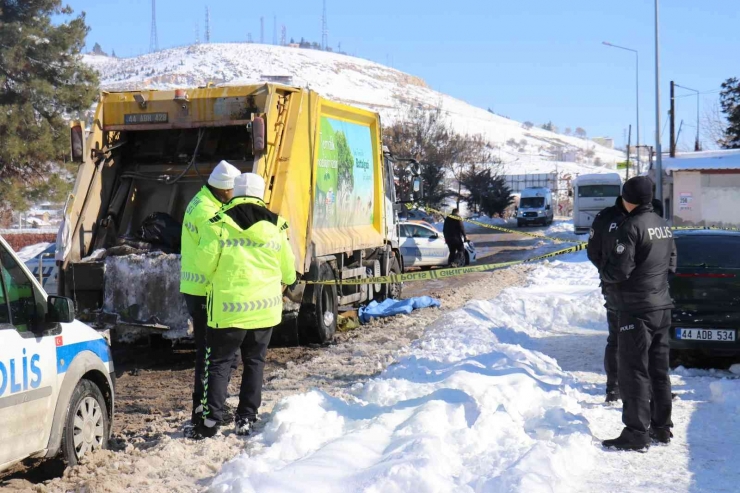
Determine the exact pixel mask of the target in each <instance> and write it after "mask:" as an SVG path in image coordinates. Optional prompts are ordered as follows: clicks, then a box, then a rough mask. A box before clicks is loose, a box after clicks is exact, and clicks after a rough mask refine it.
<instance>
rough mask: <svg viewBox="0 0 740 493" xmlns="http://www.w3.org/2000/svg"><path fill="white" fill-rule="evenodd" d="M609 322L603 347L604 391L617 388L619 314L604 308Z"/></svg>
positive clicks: (613, 390) (612, 390)
mask: <svg viewBox="0 0 740 493" xmlns="http://www.w3.org/2000/svg"><path fill="white" fill-rule="evenodd" d="M606 320H607V322H608V323H609V336H608V337H607V338H606V349H604V371H605V372H606V392H607V393H609V392H615V391H616V390H618V389H619V315H618V314H617V312H616V311H615V310H610V309H609V308H607V309H606Z"/></svg>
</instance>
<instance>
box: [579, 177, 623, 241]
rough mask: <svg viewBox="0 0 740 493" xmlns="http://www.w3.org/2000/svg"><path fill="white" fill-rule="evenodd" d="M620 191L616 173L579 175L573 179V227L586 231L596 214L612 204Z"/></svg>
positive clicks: (620, 181) (620, 186)
mask: <svg viewBox="0 0 740 493" xmlns="http://www.w3.org/2000/svg"><path fill="white" fill-rule="evenodd" d="M621 193H622V178H621V177H620V176H619V174H618V173H602V174H589V175H580V176H578V177H577V178H576V179H575V180H574V181H573V229H574V231H575V233H576V234H585V233H588V232H589V230H590V229H591V224H593V222H594V218H595V217H596V214H598V213H599V212H601V211H602V210H604V209H605V208H607V207H609V206H612V205H614V203H615V202H616V200H617V197H619V196H620V194H621Z"/></svg>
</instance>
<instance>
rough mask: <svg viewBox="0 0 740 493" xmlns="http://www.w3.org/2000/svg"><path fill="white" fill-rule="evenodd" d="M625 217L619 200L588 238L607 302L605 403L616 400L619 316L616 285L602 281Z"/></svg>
mask: <svg viewBox="0 0 740 493" xmlns="http://www.w3.org/2000/svg"><path fill="white" fill-rule="evenodd" d="M625 217H627V210H626V209H625V208H624V205H622V197H618V198H617V201H616V203H615V204H614V205H613V206H611V207H607V208H606V209H604V210H603V211H601V212H599V213H598V214H597V215H596V217H595V218H594V222H593V224H592V226H591V233H590V234H589V238H588V249H587V253H588V259H589V260H590V261H591V263H592V264H594V266H595V267H596V268H597V269H598V271H599V276H600V277H601V279H602V281H601V292H602V294H603V295H604V299H605V301H606V305H605V306H606V319H607V322H608V323H609V336H608V337H607V339H606V349H605V350H604V371H605V372H606V402H616V401H618V400H619V379H618V368H619V359H618V352H617V351H618V348H619V345H618V335H619V326H618V317H617V293H616V284H610V283H606V282H604V280H603V279H604V278H603V274H602V271H603V270H604V264H605V263H606V259H607V258H608V257H609V254H610V253H611V250H612V249H613V248H614V245H615V244H616V242H617V234H618V232H619V225H620V224H621V223H622V221H623V220H624V218H625Z"/></svg>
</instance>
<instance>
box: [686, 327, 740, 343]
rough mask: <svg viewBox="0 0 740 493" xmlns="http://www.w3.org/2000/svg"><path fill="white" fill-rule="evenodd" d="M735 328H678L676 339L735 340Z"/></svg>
mask: <svg viewBox="0 0 740 493" xmlns="http://www.w3.org/2000/svg"><path fill="white" fill-rule="evenodd" d="M736 338H737V334H736V331H735V330H734V329H680V328H676V339H679V340H682V341H713V342H735V340H736Z"/></svg>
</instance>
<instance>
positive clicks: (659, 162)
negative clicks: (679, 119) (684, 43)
mask: <svg viewBox="0 0 740 493" xmlns="http://www.w3.org/2000/svg"><path fill="white" fill-rule="evenodd" d="M658 2H659V0H655V198H657V199H658V200H660V203H661V204H662V203H663V148H662V146H661V145H660V11H659V6H658ZM666 213H668V211H666Z"/></svg>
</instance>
